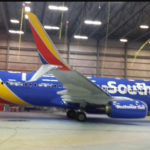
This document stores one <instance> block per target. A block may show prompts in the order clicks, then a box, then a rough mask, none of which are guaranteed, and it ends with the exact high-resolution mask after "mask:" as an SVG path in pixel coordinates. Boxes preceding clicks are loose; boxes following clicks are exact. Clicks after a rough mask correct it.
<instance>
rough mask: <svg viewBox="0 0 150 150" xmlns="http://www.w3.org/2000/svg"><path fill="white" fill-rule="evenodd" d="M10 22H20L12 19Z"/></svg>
mask: <svg viewBox="0 0 150 150" xmlns="http://www.w3.org/2000/svg"><path fill="white" fill-rule="evenodd" d="M10 22H12V23H19V20H15V19H11V20H10Z"/></svg>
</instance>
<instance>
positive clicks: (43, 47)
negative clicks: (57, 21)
mask: <svg viewBox="0 0 150 150" xmlns="http://www.w3.org/2000/svg"><path fill="white" fill-rule="evenodd" d="M25 13H26V14H27V15H28V20H29V24H30V28H31V30H32V34H33V37H34V41H35V44H36V47H37V50H38V52H39V55H40V58H41V61H42V63H43V65H42V66H41V68H40V69H39V70H38V71H37V72H36V73H35V75H34V76H33V77H32V78H31V80H30V81H36V80H37V79H38V78H40V77H41V76H42V75H44V74H45V73H47V72H50V73H52V74H54V76H55V77H56V78H57V79H58V80H59V81H60V82H61V83H62V84H63V85H64V86H65V87H66V90H63V91H59V92H58V93H57V94H60V95H61V98H62V100H63V101H66V102H74V103H91V104H107V103H108V101H109V100H110V99H112V97H111V96H110V95H109V94H107V93H105V92H104V91H103V90H102V89H101V88H100V87H98V86H97V85H95V84H94V83H93V82H91V81H90V80H89V79H87V78H86V77H85V76H83V75H82V74H80V73H79V72H78V71H76V70H75V69H72V68H71V66H70V65H68V64H67V63H65V62H64V61H63V59H62V58H61V56H60V54H59V52H58V50H57V49H56V47H55V45H54V44H53V42H52V41H51V39H50V38H49V36H48V34H47V33H46V31H45V30H44V28H43V27H42V25H41V23H40V22H39V20H38V18H37V17H36V15H34V14H33V13H30V12H26V11H25Z"/></svg>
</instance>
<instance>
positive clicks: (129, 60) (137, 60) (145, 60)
mask: <svg viewBox="0 0 150 150" xmlns="http://www.w3.org/2000/svg"><path fill="white" fill-rule="evenodd" d="M127 61H128V62H131V63H132V61H133V58H128V59H127ZM136 62H137V63H150V59H135V61H134V63H136Z"/></svg>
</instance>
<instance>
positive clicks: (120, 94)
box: [0, 11, 150, 121]
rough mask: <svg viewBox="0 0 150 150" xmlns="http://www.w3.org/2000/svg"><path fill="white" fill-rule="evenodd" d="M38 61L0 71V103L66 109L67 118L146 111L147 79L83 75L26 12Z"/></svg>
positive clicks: (149, 84)
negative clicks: (30, 67) (27, 68)
mask: <svg viewBox="0 0 150 150" xmlns="http://www.w3.org/2000/svg"><path fill="white" fill-rule="evenodd" d="M25 13H26V14H27V15H28V20H29V24H30V28H31V30H32V35H33V37H34V41H35V44H36V47H37V50H38V53H39V57H40V58H41V61H42V66H41V67H40V69H39V70H38V71H36V72H30V73H24V72H23V73H21V72H13V71H8V72H6V71H0V102H1V103H4V104H10V105H22V106H46V107H60V108H65V109H67V117H68V118H76V119H77V120H78V121H85V120H86V113H89V114H106V115H108V116H109V117H111V118H144V117H146V116H147V113H148V110H150V82H149V81H142V80H128V79H117V78H116V79H114V78H101V77H93V76H92V77H85V76H83V75H82V74H80V73H79V72H78V71H76V70H75V69H73V68H72V67H71V66H70V65H68V64H66V63H65V62H64V61H63V59H62V58H61V56H60V54H59V52H58V50H57V49H56V47H55V45H54V44H53V42H52V41H51V39H50V38H49V36H48V35H47V33H46V31H45V30H44V28H43V27H42V25H41V24H40V22H39V20H38V18H37V17H36V16H35V15H34V14H32V13H30V12H26V11H25Z"/></svg>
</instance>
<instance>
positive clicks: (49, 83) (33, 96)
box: [0, 71, 150, 110]
mask: <svg viewBox="0 0 150 150" xmlns="http://www.w3.org/2000/svg"><path fill="white" fill-rule="evenodd" d="M34 73H35V72H31V73H21V72H5V71H0V79H1V82H3V84H5V85H6V86H7V88H8V89H9V90H10V91H12V92H13V93H14V94H15V95H17V96H18V97H19V98H20V99H22V100H23V101H25V102H27V103H29V104H31V105H34V106H47V107H50V106H52V107H62V108H78V107H79V105H78V104H72V103H71V104H67V103H65V102H63V101H62V100H61V96H60V95H58V94H57V92H58V91H62V90H65V89H66V88H65V87H63V84H62V83H60V82H59V81H58V80H57V78H55V77H54V76H53V75H51V74H47V75H44V76H43V77H42V78H40V79H39V80H37V81H36V82H27V81H29V80H30V79H31V77H32V76H33V75H34ZM88 79H89V80H91V81H92V82H93V83H94V84H96V85H97V86H99V87H101V88H102V89H103V90H104V91H106V92H107V93H109V94H110V95H111V96H121V97H128V98H132V99H136V100H142V101H144V102H146V104H147V105H148V109H149V110H150V81H143V80H128V79H117V78H102V77H88ZM0 97H1V95H0Z"/></svg>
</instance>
